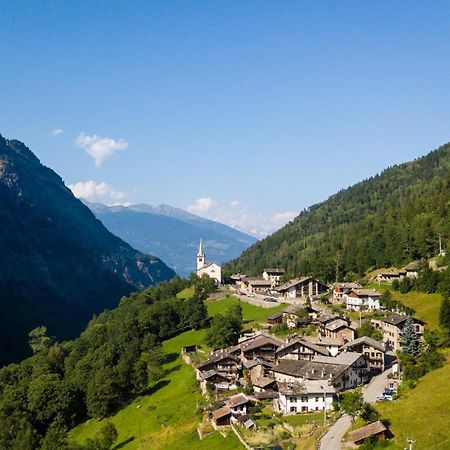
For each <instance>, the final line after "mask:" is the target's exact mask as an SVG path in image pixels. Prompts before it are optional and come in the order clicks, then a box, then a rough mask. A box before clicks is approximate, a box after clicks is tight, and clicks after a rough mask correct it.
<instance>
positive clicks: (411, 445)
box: [405, 439, 416, 450]
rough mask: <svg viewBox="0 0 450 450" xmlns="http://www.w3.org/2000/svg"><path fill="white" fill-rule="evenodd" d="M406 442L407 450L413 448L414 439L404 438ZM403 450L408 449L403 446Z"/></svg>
mask: <svg viewBox="0 0 450 450" xmlns="http://www.w3.org/2000/svg"><path fill="white" fill-rule="evenodd" d="M406 442H408V446H409V450H413V447H414V444H415V443H416V441H415V440H414V439H406ZM405 450H408V449H406V448H405Z"/></svg>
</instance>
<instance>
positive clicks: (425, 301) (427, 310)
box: [392, 292, 442, 330]
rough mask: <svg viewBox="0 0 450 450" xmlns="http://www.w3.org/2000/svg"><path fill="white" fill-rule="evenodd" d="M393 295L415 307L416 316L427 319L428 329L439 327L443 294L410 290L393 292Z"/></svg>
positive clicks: (405, 303) (406, 304) (396, 298)
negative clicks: (403, 292) (405, 292)
mask: <svg viewBox="0 0 450 450" xmlns="http://www.w3.org/2000/svg"><path fill="white" fill-rule="evenodd" d="M392 297H393V298H394V299H395V300H399V301H400V302H401V303H403V304H404V305H405V306H409V307H410V308H412V309H414V311H415V314H414V316H415V317H417V318H419V319H421V320H423V321H425V322H426V323H427V325H426V327H427V328H428V329H432V330H436V329H437V328H438V327H439V308H440V307H441V301H442V296H441V294H425V293H424V292H408V293H407V294H400V293H399V292H393V293H392Z"/></svg>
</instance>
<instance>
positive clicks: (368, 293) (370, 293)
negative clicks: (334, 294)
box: [350, 289, 381, 297]
mask: <svg viewBox="0 0 450 450" xmlns="http://www.w3.org/2000/svg"><path fill="white" fill-rule="evenodd" d="M352 292H354V293H355V294H356V295H357V296H358V297H381V294H380V293H379V292H378V291H377V290H376V289H352V290H351V292H350V293H352Z"/></svg>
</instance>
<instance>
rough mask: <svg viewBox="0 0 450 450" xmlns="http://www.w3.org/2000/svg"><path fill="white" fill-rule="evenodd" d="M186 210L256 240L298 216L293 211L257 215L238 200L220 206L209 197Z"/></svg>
mask: <svg viewBox="0 0 450 450" xmlns="http://www.w3.org/2000/svg"><path fill="white" fill-rule="evenodd" d="M186 209H187V210H188V211H189V212H191V213H193V214H197V215H199V216H202V217H206V218H208V219H211V220H215V221H217V222H221V223H224V224H226V225H229V226H232V227H234V228H237V229H240V230H242V231H245V232H247V233H250V234H252V235H254V236H256V237H258V238H263V237H265V236H267V235H268V234H271V233H273V232H274V231H276V230H278V229H279V228H281V227H282V226H283V225H285V224H286V223H288V222H289V221H291V220H292V219H294V217H296V216H297V214H298V213H296V212H294V211H278V212H275V213H273V214H265V213H259V212H255V211H252V210H251V209H250V208H248V207H246V206H245V205H242V203H241V202H239V201H238V200H233V201H232V202H230V203H229V205H227V206H222V205H221V204H220V203H219V202H217V201H216V200H214V199H213V198H211V197H202V198H199V199H197V200H196V201H195V202H194V203H193V204H192V205H189V206H188V207H187V208H186Z"/></svg>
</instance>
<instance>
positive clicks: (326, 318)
mask: <svg viewBox="0 0 450 450" xmlns="http://www.w3.org/2000/svg"><path fill="white" fill-rule="evenodd" d="M335 319H340V317H339V316H336V315H335V314H332V315H327V314H324V315H323V316H320V317H318V318H317V319H316V321H317V322H319V323H321V324H326V323H327V322H331V321H332V320H335Z"/></svg>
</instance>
